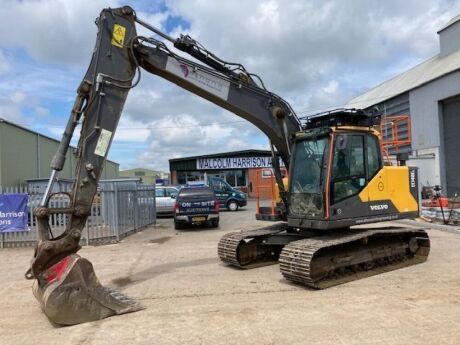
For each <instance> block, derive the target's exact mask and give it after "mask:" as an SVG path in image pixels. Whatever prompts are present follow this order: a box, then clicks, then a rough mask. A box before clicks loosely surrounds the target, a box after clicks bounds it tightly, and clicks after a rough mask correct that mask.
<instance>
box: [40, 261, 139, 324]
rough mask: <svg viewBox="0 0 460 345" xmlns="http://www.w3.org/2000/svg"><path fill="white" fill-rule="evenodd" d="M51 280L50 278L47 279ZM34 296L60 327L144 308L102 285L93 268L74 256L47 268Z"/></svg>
mask: <svg viewBox="0 0 460 345" xmlns="http://www.w3.org/2000/svg"><path fill="white" fill-rule="evenodd" d="M50 277H51V278H50ZM34 295H35V297H36V298H37V299H38V301H39V302H40V304H41V307H42V309H43V311H44V313H45V314H46V316H47V317H48V318H49V319H50V320H51V321H52V322H54V323H56V324H59V325H74V324H78V323H83V322H90V321H96V320H100V319H103V318H106V317H109V316H112V315H120V314H125V313H131V312H135V311H138V310H141V309H144V308H143V307H142V306H141V305H140V304H139V303H137V302H136V301H135V300H134V299H132V298H130V297H128V296H126V295H125V294H123V293H121V292H119V291H116V290H113V289H110V288H107V287H105V286H102V285H101V283H100V282H99V280H98V279H97V277H96V274H95V273H94V269H93V265H92V264H91V263H90V262H89V261H88V260H86V259H84V258H81V257H80V256H78V255H76V254H72V255H70V256H67V257H65V258H64V259H62V260H61V261H60V262H58V263H57V264H56V265H54V266H52V267H50V268H49V269H48V270H47V271H46V272H45V274H44V276H43V279H40V281H38V280H37V281H35V283H34Z"/></svg>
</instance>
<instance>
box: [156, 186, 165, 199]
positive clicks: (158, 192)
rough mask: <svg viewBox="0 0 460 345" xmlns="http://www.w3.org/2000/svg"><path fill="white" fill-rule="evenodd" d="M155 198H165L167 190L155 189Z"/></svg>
mask: <svg viewBox="0 0 460 345" xmlns="http://www.w3.org/2000/svg"><path fill="white" fill-rule="evenodd" d="M155 196H156V197H157V198H161V197H164V196H165V189H164V188H156V189H155Z"/></svg>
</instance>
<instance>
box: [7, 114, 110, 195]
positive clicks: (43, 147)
mask: <svg viewBox="0 0 460 345" xmlns="http://www.w3.org/2000/svg"><path fill="white" fill-rule="evenodd" d="M58 145H59V141H58V140H55V139H52V138H50V137H48V136H45V135H42V134H40V133H37V132H34V131H31V130H29V129H27V128H24V127H21V126H19V125H16V124H14V123H11V122H9V121H6V120H4V119H1V118H0V186H3V187H15V186H19V185H25V183H26V180H30V179H40V178H48V177H49V174H50V163H51V160H52V158H53V156H54V154H55V153H56V150H57V148H58ZM74 152H75V148H74V147H71V148H70V149H69V151H68V153H67V159H66V163H65V166H64V169H63V170H62V171H61V173H60V177H61V178H63V179H70V178H73V175H74V169H75V165H76V159H75V156H74V155H73V153H74ZM118 172H119V164H118V163H115V162H112V161H109V160H107V161H106V163H105V166H104V170H103V172H102V176H101V179H112V178H117V177H118V176H119V174H118Z"/></svg>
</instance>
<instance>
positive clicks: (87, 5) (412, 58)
mask: <svg viewBox="0 0 460 345" xmlns="http://www.w3.org/2000/svg"><path fill="white" fill-rule="evenodd" d="M126 2H127V3H128V4H131V5H132V6H133V7H134V8H135V9H136V1H134V0H128V1H126ZM120 4H124V2H123V3H122V2H121V1H119V0H108V1H102V0H100V1H95V0H80V1H78V2H75V1H64V0H60V1H59V0H41V1H35V0H31V1H13V0H5V1H3V2H2V6H1V8H0V15H1V16H2V18H3V19H2V20H3V21H2V24H3V26H4V27H10V28H13V27H14V30H3V31H2V32H0V75H2V80H1V81H0V111H2V112H8V114H9V115H8V116H10V117H12V118H14V117H16V118H20V117H23V118H25V119H30V118H31V116H32V113H33V112H35V115H37V116H40V114H42V115H45V114H46V113H48V115H45V117H44V118H46V120H47V121H56V124H55V126H56V125H59V126H64V124H65V122H66V121H67V119H66V117H67V114H68V113H69V110H70V108H71V106H72V103H73V99H74V97H75V89H76V88H77V86H78V84H79V82H80V80H81V78H82V76H83V73H84V71H85V69H86V66H87V65H88V62H89V59H90V56H91V52H92V49H93V47H94V41H95V37H96V26H95V25H94V22H93V20H94V18H96V17H97V16H98V14H99V12H100V10H101V9H102V8H103V7H107V6H111V7H116V6H119V5H120ZM138 7H139V6H138ZM459 12H460V1H446V0H434V1H428V0H424V1H421V0H407V1H404V2H401V1H399V0H388V1H378V0H354V1H344V0H332V1H327V2H325V1H322V0H310V1H306V0H292V1H281V0H268V1H267V0H263V1H262V0H261V1H255V0H248V1H225V2H224V1H210V0H166V1H165V2H163V1H157V2H150V1H142V2H141V4H140V7H139V8H137V14H138V15H139V17H142V18H143V19H144V20H145V21H146V22H149V23H150V24H152V25H153V26H156V27H158V28H163V29H164V28H165V25H166V24H165V23H166V22H168V21H169V27H171V28H172V31H171V32H169V33H168V34H169V35H171V36H172V37H177V36H178V35H179V34H180V33H189V34H190V35H192V37H194V38H195V39H197V40H198V41H200V42H201V43H202V44H203V45H204V46H205V47H207V48H208V49H209V50H210V51H211V52H213V53H214V54H216V55H218V56H219V57H221V58H222V59H224V60H227V61H234V62H240V63H242V64H244V65H245V66H246V68H247V69H248V70H249V71H250V72H253V73H256V74H258V75H260V76H261V77H262V79H263V80H264V83H265V85H266V86H267V88H268V89H269V90H270V91H273V92H276V93H277V94H279V95H281V96H282V97H283V98H285V99H287V100H288V101H289V102H290V103H291V104H292V106H293V107H294V109H295V110H296V111H297V113H298V114H299V115H306V114H309V113H312V112H316V111H320V110H324V109H326V108H332V107H336V106H340V105H343V104H345V103H346V102H347V101H348V100H349V99H350V98H352V97H353V96H355V95H357V94H359V93H361V92H363V91H364V90H366V89H368V88H370V87H372V86H374V85H376V84H378V83H380V82H382V81H384V80H386V79H388V78H390V77H392V76H394V75H395V74H397V73H400V72H402V71H404V70H405V69H407V68H409V67H411V66H413V65H414V64H416V63H418V62H421V61H423V60H425V59H427V58H429V57H431V56H433V55H435V54H436V53H437V52H438V49H439V48H438V37H437V35H436V31H437V30H438V29H439V28H441V27H442V26H443V25H444V24H445V23H446V22H447V21H448V20H449V19H450V18H452V17H454V16H455V15H457V14H458V13H459ZM171 18H178V19H177V20H176V22H174V20H172V19H171ZM184 28H185V29H184ZM138 29H139V30H138V31H139V33H141V34H144V35H152V34H151V33H150V32H148V31H147V30H145V29H143V28H141V27H138ZM31 33H33V35H31ZM37 37H38V39H37ZM179 54H181V55H183V56H185V54H183V53H179ZM142 73H143V75H142V81H141V83H140V85H139V86H138V87H136V88H135V89H133V90H132V91H131V92H130V94H129V97H128V100H127V102H126V106H125V110H124V113H123V116H122V119H121V122H120V124H119V129H118V131H117V134H116V136H115V139H114V140H115V145H114V147H113V150H114V155H115V156H116V157H118V158H117V159H120V163H121V164H122V167H124V168H126V167H128V165H130V166H132V165H137V166H148V167H152V168H155V169H167V168H168V159H169V158H174V157H183V156H188V155H199V154H206V153H216V152H221V151H227V150H228V151H231V150H240V149H244V148H266V147H267V138H266V137H265V136H264V135H263V134H262V133H261V132H260V131H259V130H258V129H257V128H256V127H255V126H253V125H251V124H249V123H247V122H241V121H242V119H241V118H239V117H237V116H235V115H233V114H231V113H229V112H228V111H225V110H223V109H221V108H219V107H217V106H215V105H213V104H211V103H209V102H207V101H205V100H203V99H201V98H200V97H198V96H195V95H192V94H190V93H189V92H187V91H184V90H182V89H180V88H179V87H177V86H176V85H173V84H171V83H169V82H166V81H164V80H162V79H161V78H159V77H157V76H153V75H148V73H147V72H145V71H144V72H142ZM16 92H20V93H23V94H25V95H26V99H33V98H35V100H34V104H33V106H32V107H31V108H30V109H29V108H26V103H25V101H24V100H23V101H22V102H19V103H18V102H16V103H15V101H14V97H15V96H14V94H15V93H16ZM16 96H17V95H16ZM56 104H59V107H58V106H57V105H56ZM41 107H42V108H44V109H41ZM65 107H67V110H66V111H63V109H64V108H65ZM27 110H30V111H27ZM47 110H48V112H47ZM29 113H30V114H29ZM60 114H65V115H64V116H62V115H60ZM27 116H29V117H27ZM57 121H60V123H57ZM129 148H132V149H133V153H132V154H130V155H129V154H127V152H128V151H129ZM128 155H129V159H128V157H127V156H128ZM124 157H126V158H124ZM133 157H135V158H133Z"/></svg>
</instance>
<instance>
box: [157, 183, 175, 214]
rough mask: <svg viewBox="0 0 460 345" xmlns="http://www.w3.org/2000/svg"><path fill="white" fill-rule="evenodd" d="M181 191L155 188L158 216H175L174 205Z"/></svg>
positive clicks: (169, 187)
mask: <svg viewBox="0 0 460 345" xmlns="http://www.w3.org/2000/svg"><path fill="white" fill-rule="evenodd" d="M178 193H179V189H178V188H176V187H171V186H168V187H162V186H156V187H155V203H156V209H157V214H160V215H162V214H163V215H166V214H171V215H172V214H174V205H175V204H176V197H177V194H178Z"/></svg>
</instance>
